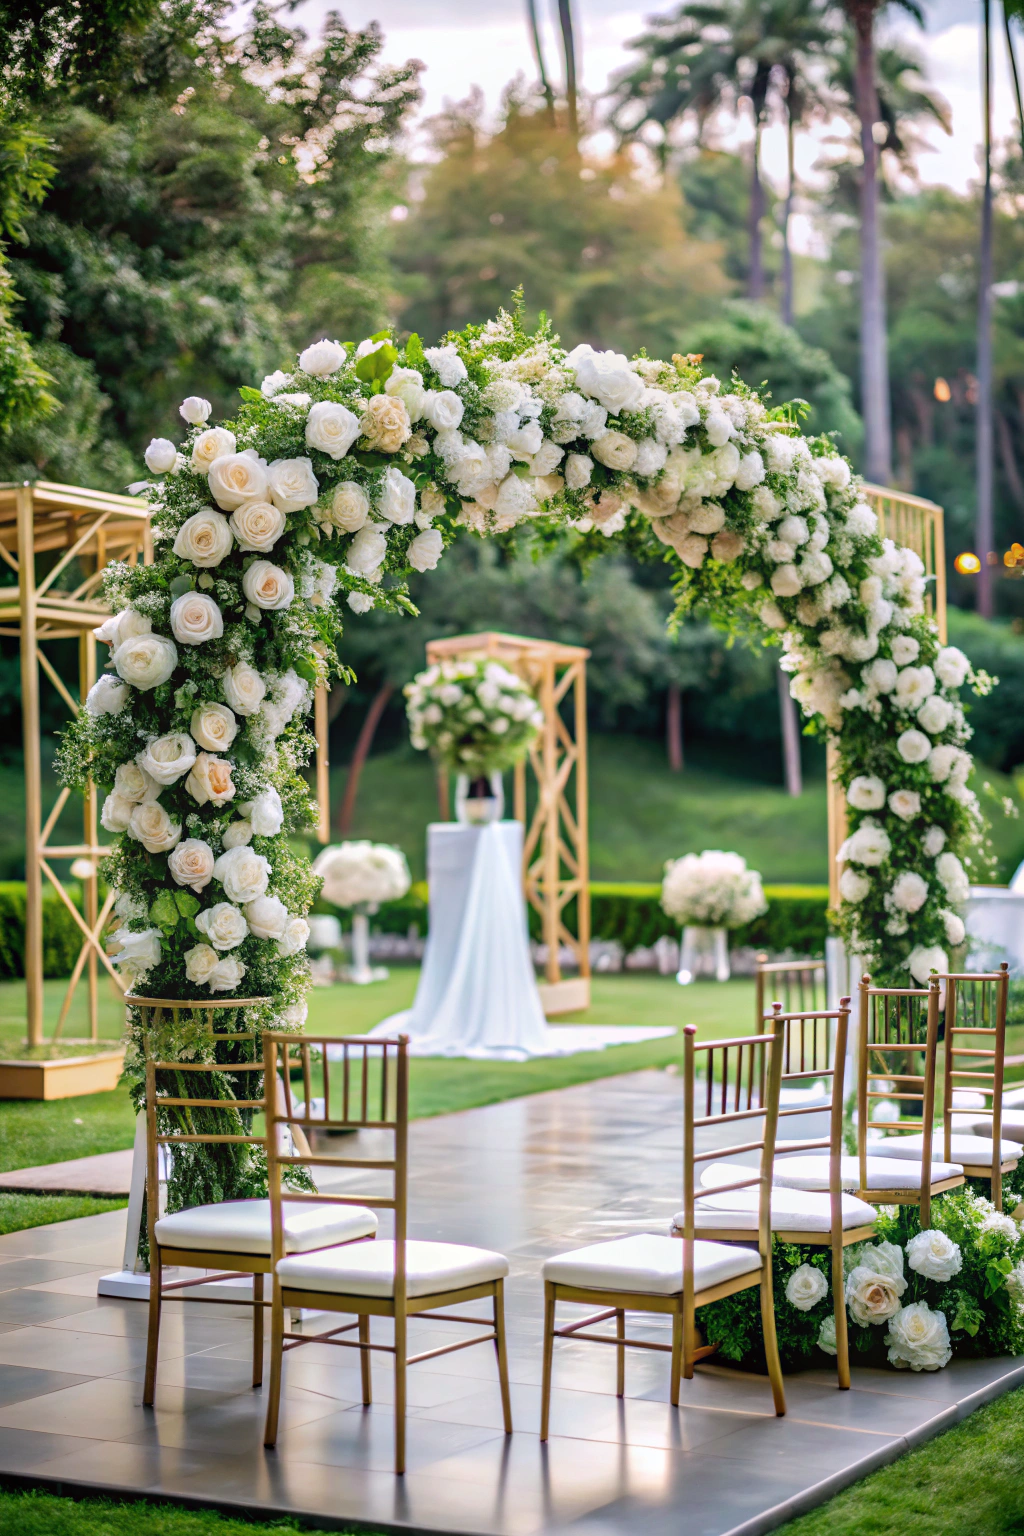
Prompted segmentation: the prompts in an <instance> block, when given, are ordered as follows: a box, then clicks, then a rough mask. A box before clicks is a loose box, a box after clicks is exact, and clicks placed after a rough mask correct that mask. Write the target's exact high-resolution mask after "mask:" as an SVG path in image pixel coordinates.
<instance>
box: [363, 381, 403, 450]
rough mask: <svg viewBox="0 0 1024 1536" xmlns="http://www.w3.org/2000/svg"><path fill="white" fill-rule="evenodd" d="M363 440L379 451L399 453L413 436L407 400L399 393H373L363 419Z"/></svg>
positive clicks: (367, 403)
mask: <svg viewBox="0 0 1024 1536" xmlns="http://www.w3.org/2000/svg"><path fill="white" fill-rule="evenodd" d="M362 435H363V441H364V442H365V443H366V446H367V447H368V448H370V449H376V450H377V452H378V453H397V452H398V450H399V448H401V446H402V444H403V443H406V442H408V440H409V438H410V437H411V436H412V423H411V421H410V420H409V412H408V411H407V410H406V408H405V401H404V400H402V399H401V398H400V397H399V396H398V395H373V396H371V398H370V399H369V400H368V401H367V402H366V410H365V411H364V412H363V420H362Z"/></svg>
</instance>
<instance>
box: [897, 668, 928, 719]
mask: <svg viewBox="0 0 1024 1536" xmlns="http://www.w3.org/2000/svg"><path fill="white" fill-rule="evenodd" d="M934 692H935V673H934V672H933V671H932V669H931V667H904V668H903V670H902V672H900V673H899V674H898V676H897V678H896V690H895V697H896V708H897V709H917V708H918V707H919V706H920V705H921V704H923V703H924V701H925V699H927V698H928V696H929V695H930V694H933V693H934Z"/></svg>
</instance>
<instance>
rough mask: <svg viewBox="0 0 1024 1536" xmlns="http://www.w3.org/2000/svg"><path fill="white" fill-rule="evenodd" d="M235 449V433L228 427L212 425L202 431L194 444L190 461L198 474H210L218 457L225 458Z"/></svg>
mask: <svg viewBox="0 0 1024 1536" xmlns="http://www.w3.org/2000/svg"><path fill="white" fill-rule="evenodd" d="M234 451H235V434H234V433H233V432H229V431H228V429H227V428H226V427H210V428H209V429H208V430H207V431H206V432H200V434H199V436H198V437H197V438H196V440H195V442H194V443H193V444H192V458H191V460H190V462H191V465H192V468H193V469H194V470H195V472H196V474H197V475H208V474H209V473H210V469H211V467H212V466H213V464H214V463H215V462H216V460H217V459H222V458H225V457H226V456H227V455H229V454H233V453H234Z"/></svg>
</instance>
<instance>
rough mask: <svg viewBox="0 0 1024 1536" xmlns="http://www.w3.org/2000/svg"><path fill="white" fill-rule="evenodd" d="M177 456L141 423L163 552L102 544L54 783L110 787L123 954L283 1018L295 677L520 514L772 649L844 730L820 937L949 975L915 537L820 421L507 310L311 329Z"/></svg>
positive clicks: (945, 789)
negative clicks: (646, 571)
mask: <svg viewBox="0 0 1024 1536" xmlns="http://www.w3.org/2000/svg"><path fill="white" fill-rule="evenodd" d="M241 395H242V403H241V406H240V408H239V411H238V413H237V415H236V417H235V418H234V420H232V421H230V422H227V423H224V424H223V425H220V426H211V425H209V417H210V414H211V411H210V406H209V404H208V402H206V401H204V400H201V399H198V398H190V399H188V400H186V401H185V402H184V404H183V405H182V407H181V415H182V417H183V418H184V421H185V423H186V432H185V437H184V441H183V442H182V444H181V446H180V447H179V446H178V445H176V444H175V443H172V442H170V441H168V440H166V439H156V440H154V441H153V442H152V443H151V444H150V446H149V448H148V450H147V453H146V463H147V466H148V468H149V470H150V472H151V474H152V475H153V476H154V479H153V480H151V481H148V482H145V489H146V493H147V495H148V497H149V500H150V503H151V507H152V520H153V526H154V537H155V538H156V539H157V540H158V543H157V554H156V559H155V561H154V563H153V564H152V565H150V566H148V567H141V566H137V567H134V568H133V567H129V566H128V565H124V564H120V565H114V566H112V567H111V568H110V569H109V571H108V574H107V594H108V598H109V600H110V604H111V608H112V610H113V617H111V618H110V619H109V620H108V621H107V622H106V623H105V624H104V625H103V626H102V629H101V630H100V631H98V633H99V636H100V638H102V639H104V640H106V641H107V642H108V644H109V646H110V661H109V666H108V670H107V671H106V672H105V673H104V674H103V676H102V677H101V679H100V681H99V682H98V683H97V684H96V686H95V687H94V688H93V690H92V691H91V693H90V694H89V697H88V701H87V708H86V709H85V710H83V711H82V713H81V716H80V718H79V720H78V721H77V722H76V723H75V724H74V725H73V726H72V727H71V729H70V730H69V732H68V734H67V735H66V737H65V739H64V743H63V747H62V757H61V767H62V773H63V776H64V779H65V782H66V783H69V784H72V785H78V786H81V785H84V783H85V782H86V781H87V780H88V779H89V778H90V777H92V778H94V779H95V780H97V781H98V782H99V783H100V784H102V785H105V786H109V793H108V794H107V797H106V800H105V803H104V805H103V813H102V823H103V826H104V827H105V828H106V830H107V831H109V832H112V833H117V834H120V838H119V842H118V846H117V849H116V852H115V853H114V854H113V855H112V856H111V858H110V860H109V861H108V876H109V878H110V880H111V882H112V884H113V885H114V886H116V888H117V890H118V892H119V894H118V898H117V904H116V911H117V915H118V919H119V922H120V927H119V929H118V932H117V934H116V939H117V942H118V943H119V945H120V951H119V953H118V955H117V956H116V963H117V964H118V965H119V966H120V967H121V970H122V973H123V974H125V976H126V977H127V978H128V979H129V981H130V982H131V983H132V984H133V985H134V986H135V987H136V988H139V987H140V986H143V985H144V989H145V990H146V991H147V992H148V993H150V994H151V995H159V996H162V997H166V998H179V999H187V998H191V997H210V996H211V995H212V996H214V997H216V996H217V995H218V994H221V995H224V996H225V997H229V996H230V997H239V996H242V997H245V996H249V997H255V996H265V997H269V998H272V999H273V1002H272V1004H271V1005H269V1006H268V1008H267V1009H266V1010H265V1013H266V1016H267V1019H268V1022H269V1020H270V1019H273V1020H275V1021H276V1022H277V1023H278V1024H291V1025H294V1026H300V1025H301V1021H302V1018H303V1017H304V1012H305V1007H304V1002H303V996H304V992H305V988H306V984H307V966H306V962H305V957H304V954H303V949H304V944H305V938H306V933H307V928H306V923H305V914H306V912H307V911H308V908H309V905H310V902H311V900H312V899H313V896H314V894H315V890H316V885H317V882H316V880H315V878H314V877H313V876H312V875H311V873H310V870H309V867H308V865H307V864H306V863H305V862H304V860H302V859H301V858H300V857H299V856H298V855H297V854H296V853H295V852H294V850H293V849H292V847H291V846H290V844H289V841H288V833H289V832H290V831H292V830H294V829H295V828H297V827H299V826H301V825H303V824H307V823H308V822H309V820H310V811H311V807H310V804H309V797H308V791H307V788H306V785H305V782H304V780H303V778H302V777H301V770H302V768H303V766H304V763H305V762H306V760H307V758H308V755H309V753H310V750H311V747H312V739H311V737H310V736H309V733H308V730H307V726H306V717H307V715H308V711H309V706H310V702H311V697H312V690H313V688H314V686H315V685H316V684H317V683H323V682H327V681H329V679H330V677H331V675H332V674H335V675H336V674H337V673H338V672H339V671H342V670H343V667H342V664H341V663H339V661H338V660H337V643H338V641H339V639H340V638H341V635H342V629H343V619H344V620H345V621H347V620H348V619H349V617H350V615H359V614H362V613H366V612H368V611H369V610H370V609H371V608H373V607H375V606H377V605H388V606H391V607H397V608H406V609H409V608H411V603H410V600H409V597H408V591H407V586H406V578H407V576H408V573H409V571H410V570H416V571H426V570H430V569H433V567H434V566H436V565H437V563H438V561H439V560H440V559H441V558H442V557H443V553H444V549H445V547H446V545H447V544H448V543H449V542H450V541H451V540H452V539H453V538H454V537H455V536H456V534H457V532H458V531H459V530H460V529H469V530H471V531H473V532H474V533H476V534H479V535H488V534H496V533H500V532H502V531H506V530H508V529H511V528H513V527H514V526H515V525H517V524H519V523H521V522H524V521H530V522H532V523H534V524H536V525H537V528H538V530H539V532H541V533H542V534H543V535H544V536H545V537H547V538H554V537H556V536H558V537H561V538H564V539H568V540H572V541H581V542H582V543H583V544H584V545H586V546H588V547H593V548H601V547H607V546H606V543H605V541H606V540H609V539H612V538H619V539H622V540H624V541H626V543H627V544H628V546H629V547H630V548H632V549H634V550H646V551H647V552H648V553H649V554H650V553H656V554H660V555H662V556H663V557H664V558H666V559H669V560H671V561H672V562H674V563H675V564H676V566H677V571H678V575H677V580H676V587H677V594H678V599H679V603H680V606H681V607H688V606H690V605H692V604H695V603H700V604H703V605H705V606H706V607H707V608H708V609H709V610H710V613H711V615H712V616H713V617H715V618H717V619H718V620H719V621H721V622H723V623H726V624H728V625H729V626H730V627H731V628H733V629H739V630H744V629H745V630H748V631H750V632H752V633H753V632H760V634H761V636H762V637H766V638H768V639H769V640H772V641H775V642H778V641H781V643H782V645H783V647H784V649H785V657H784V659H783V666H784V667H785V668H786V669H787V670H788V671H789V672H790V673H791V674H792V683H791V687H792V692H793V694H794V696H795V698H796V699H797V700H798V701H799V703H800V705H801V708H802V709H803V712H804V714H805V715H806V716H807V717H808V719H809V721H810V729H811V730H812V731H814V732H816V733H817V734H819V735H821V736H825V737H827V738H828V739H829V740H830V741H831V742H832V743H833V744H834V746H835V748H836V762H837V773H838V779H839V782H840V783H841V785H842V787H843V789H844V790H845V793H846V799H847V804H848V807H849V826H850V832H849V836H848V837H847V839H846V842H845V843H844V844H843V847H842V850H841V857H842V859H843V861H844V865H845V868H844V871H843V875H842V880H841V894H842V902H841V908H840V911H839V913H838V915H837V917H838V923H839V927H840V930H841V931H842V933H843V935H844V936H845V938H846V939H847V940H848V942H849V943H850V944H851V945H852V947H853V948H854V949H855V950H856V951H857V952H858V953H860V954H862V955H864V956H865V957H867V958H868V959H869V960H870V963H871V964H872V966H873V968H875V969H876V971H877V972H878V973H879V974H881V975H882V976H884V977H885V978H886V979H887V980H889V981H892V982H897V983H898V982H900V981H902V982H904V983H909V982H910V978H911V977H913V978H914V979H915V980H916V981H918V982H921V981H923V980H924V979H925V978H926V976H927V974H928V971H929V969H930V968H937V969H945V968H946V967H947V964H948V961H947V950H948V948H949V947H950V946H953V945H956V944H958V943H959V942H960V941H961V940H962V938H963V934H964V929H963V923H962V921H961V918H960V917H959V916H958V914H957V912H956V907H957V905H958V904H959V903H961V902H962V901H963V899H964V898H965V897H966V894H967V883H968V882H967V875H966V872H965V869H964V863H963V857H964V855H965V852H966V850H967V849H968V848H969V846H970V845H971V843H972V841H973V840H974V839H975V838H976V837H977V834H978V828H979V825H980V815H979V811H978V807H977V803H976V800H975V797H974V795H973V793H972V792H971V790H970V789H969V788H968V787H967V779H968V776H969V773H970V769H971V757H970V755H969V753H968V752H967V751H966V749H965V748H966V743H967V741H968V739H969V737H970V734H971V733H970V729H969V727H968V726H967V724H966V722H965V719H964V713H963V709H962V707H961V705H960V703H959V700H958V697H957V690H958V689H959V688H960V686H961V685H962V684H964V683H965V682H972V683H973V684H974V686H975V687H976V688H978V689H982V688H984V687H985V686H986V685H987V680H986V679H985V678H984V677H983V676H979V677H974V676H973V675H972V673H971V671H970V667H969V664H968V661H967V659H966V657H965V656H964V655H963V654H962V653H961V652H960V651H958V650H956V649H955V648H954V647H950V646H940V644H939V639H938V634H937V631H936V628H935V626H934V624H933V623H932V621H931V620H930V619H929V617H928V616H927V614H926V612H925V576H924V570H923V566H922V564H921V561H920V559H919V557H918V556H917V555H916V554H915V553H914V552H913V551H911V550H908V549H901V548H898V547H896V546H895V545H894V544H893V543H892V542H891V541H889V540H883V539H882V538H880V536H879V533H878V525H877V518H876V515H875V513H874V512H873V511H872V509H871V508H870V507H869V506H868V505H867V504H866V503H865V501H864V500H863V499H862V497H861V495H860V494H859V488H858V481H857V479H856V478H855V476H854V475H853V474H852V473H851V470H850V466H849V464H848V463H847V461H846V460H845V459H844V458H842V457H841V456H840V455H839V454H838V453H837V452H836V450H835V447H834V445H833V443H832V441H831V440H830V439H829V438H828V437H818V438H808V437H804V436H802V435H801V433H800V430H799V427H798V425H797V424H796V422H795V421H794V420H793V419H792V415H791V413H790V412H788V411H787V410H786V408H784V407H779V408H775V409H768V408H767V407H766V405H765V404H764V402H763V401H762V400H761V399H760V398H759V397H758V395H757V394H756V392H754V391H753V390H751V389H749V388H747V386H746V385H744V384H743V383H741V382H740V381H738V380H733V381H732V383H731V384H730V385H729V386H728V387H724V386H723V385H722V384H721V383H720V381H719V380H718V379H716V378H713V377H707V376H705V375H704V374H703V373H702V370H701V367H700V359H699V358H695V357H682V356H678V355H677V356H675V357H673V358H672V360H671V362H660V361H657V360H655V359H653V358H649V357H647V356H645V355H640V356H639V357H637V358H634V359H633V360H632V361H630V360H627V359H626V358H625V357H624V356H621V355H619V354H616V353H611V352H603V353H602V352H595V351H594V350H592V349H591V348H590V347H589V346H580V347H576V348H575V349H574V350H573V351H571V352H568V353H567V352H566V351H564V349H562V348H561V347H560V346H559V344H558V340H557V338H556V337H555V336H553V335H551V334H550V333H549V332H548V331H547V330H546V329H545V328H542V329H541V330H540V331H538V332H536V333H535V334H532V335H528V334H526V333H525V331H524V330H523V329H522V326H521V324H520V321H519V318H518V316H517V315H515V314H511V315H510V314H507V313H504V312H502V313H501V314H500V315H499V317H498V318H497V319H496V320H492V321H489V322H488V323H487V324H486V325H483V326H470V327H467V329H466V330H464V331H462V332H459V333H457V334H451V335H449V336H448V337H447V338H446V340H445V342H444V343H443V344H442V345H440V346H437V347H428V348H424V347H423V346H422V344H421V342H420V340H419V338H418V337H416V336H412V337H410V338H409V340H408V341H407V342H406V343H405V345H404V346H397V345H396V344H395V343H394V342H393V341H392V340H391V339H390V337H389V336H388V335H387V334H381V335H379V336H376V337H374V338H371V339H369V340H366V341H364V342H362V343H361V344H360V345H359V346H357V347H351V346H342V345H340V344H339V343H338V342H335V341H328V340H324V341H319V342H316V343H315V344H314V345H312V346H310V347H307V348H306V350H305V351H304V352H303V353H302V354H301V355H300V357H299V359H298V364H297V367H296V368H295V369H294V370H293V371H292V372H289V373H284V372H278V373H275V374H272V375H270V376H269V377H268V378H266V379H264V380H263V383H262V386H261V387H260V388H259V389H255V388H244V389H242V391H241Z"/></svg>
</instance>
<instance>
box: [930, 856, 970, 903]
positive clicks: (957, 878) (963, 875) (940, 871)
mask: <svg viewBox="0 0 1024 1536" xmlns="http://www.w3.org/2000/svg"><path fill="white" fill-rule="evenodd" d="M935 873H936V874H937V875H938V877H939V879H940V880H941V881H942V884H943V885H944V886H945V888H946V894H947V895H948V896H949V899H950V901H958V902H959V901H966V900H967V895H968V891H969V888H970V882H969V881H968V879H967V871H966V870H965V869H964V866H963V865H962V864H961V862H960V860H959V859H958V858H957V856H956V854H955V853H940V854H939V856H938V858H937V859H936V860H935Z"/></svg>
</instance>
